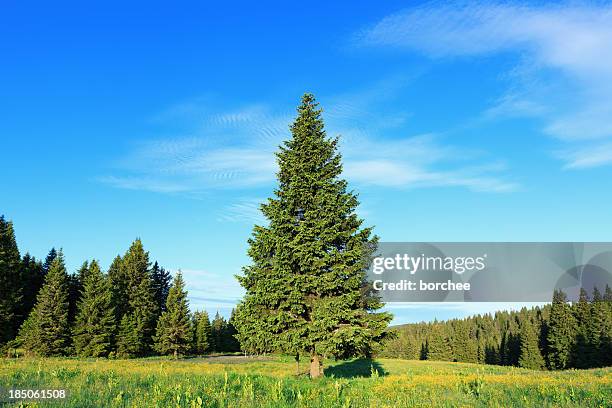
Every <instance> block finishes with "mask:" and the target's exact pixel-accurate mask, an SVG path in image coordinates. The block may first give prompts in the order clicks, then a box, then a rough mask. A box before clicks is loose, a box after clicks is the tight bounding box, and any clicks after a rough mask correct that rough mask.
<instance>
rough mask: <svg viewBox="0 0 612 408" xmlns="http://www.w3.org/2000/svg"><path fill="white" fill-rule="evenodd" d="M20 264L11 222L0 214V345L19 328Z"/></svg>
mask: <svg viewBox="0 0 612 408" xmlns="http://www.w3.org/2000/svg"><path fill="white" fill-rule="evenodd" d="M21 272H22V265H21V258H20V255H19V250H18V249H17V242H16V241H15V231H14V230H13V224H12V223H11V222H10V221H6V220H5V219H4V216H0V345H1V344H4V343H6V342H7V341H9V340H11V339H12V338H14V337H15V334H16V333H17V329H18V328H19V322H20V320H21V316H20V313H19V312H20V305H21V301H22V299H23V291H22V287H21V278H22V273H21Z"/></svg>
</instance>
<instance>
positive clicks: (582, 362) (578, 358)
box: [572, 288, 592, 368]
mask: <svg viewBox="0 0 612 408" xmlns="http://www.w3.org/2000/svg"><path fill="white" fill-rule="evenodd" d="M573 311H574V319H575V321H576V332H575V333H574V335H575V341H574V344H573V349H572V352H573V356H572V365H573V366H574V367H576V368H588V367H590V365H591V363H592V362H591V347H592V345H591V344H590V337H591V336H590V330H591V304H590V303H589V297H588V293H587V291H586V290H585V289H584V288H580V295H579V298H578V302H577V303H576V304H575V305H574V307H573Z"/></svg>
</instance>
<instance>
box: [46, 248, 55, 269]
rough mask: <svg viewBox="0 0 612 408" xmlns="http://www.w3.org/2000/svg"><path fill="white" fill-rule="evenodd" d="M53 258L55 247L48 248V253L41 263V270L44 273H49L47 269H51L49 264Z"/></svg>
mask: <svg viewBox="0 0 612 408" xmlns="http://www.w3.org/2000/svg"><path fill="white" fill-rule="evenodd" d="M55 258H57V250H56V249H55V248H51V249H50V250H49V253H48V254H47V257H46V258H45V262H44V263H43V272H44V274H45V275H46V274H47V273H49V270H50V269H51V264H52V263H53V261H54V260H55Z"/></svg>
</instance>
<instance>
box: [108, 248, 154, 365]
mask: <svg viewBox="0 0 612 408" xmlns="http://www.w3.org/2000/svg"><path fill="white" fill-rule="evenodd" d="M149 266H150V264H149V253H148V252H145V250H144V248H143V246H142V242H141V241H140V239H136V240H135V241H134V242H133V243H132V245H131V246H130V249H129V250H128V251H127V252H126V254H125V256H124V257H123V259H122V261H121V277H122V279H124V284H125V285H126V287H125V288H123V289H124V290H126V292H127V293H126V300H127V305H125V307H126V311H125V314H124V315H123V316H122V317H121V323H120V325H119V332H118V335H117V353H118V354H119V355H120V356H123V357H138V356H144V355H146V354H148V353H150V352H151V348H152V344H153V334H154V333H155V325H156V316H157V304H156V303H155V299H154V297H153V288H152V286H153V284H152V281H151V275H150V271H149Z"/></svg>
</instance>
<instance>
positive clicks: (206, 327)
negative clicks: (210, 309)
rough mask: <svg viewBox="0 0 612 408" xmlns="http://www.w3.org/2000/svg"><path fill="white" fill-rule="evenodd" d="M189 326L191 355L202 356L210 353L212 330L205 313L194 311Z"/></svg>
mask: <svg viewBox="0 0 612 408" xmlns="http://www.w3.org/2000/svg"><path fill="white" fill-rule="evenodd" d="M191 326H192V330H193V346H192V351H193V353H194V354H196V355H202V354H205V353H207V352H209V351H211V342H212V328H211V326H210V318H209V317H208V313H207V312H206V311H202V312H200V311H196V312H195V313H194V314H193V318H192V323H191Z"/></svg>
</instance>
